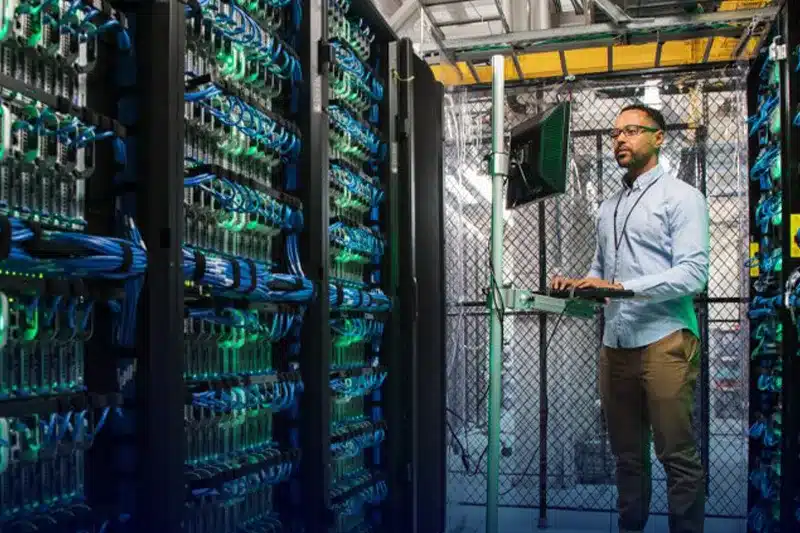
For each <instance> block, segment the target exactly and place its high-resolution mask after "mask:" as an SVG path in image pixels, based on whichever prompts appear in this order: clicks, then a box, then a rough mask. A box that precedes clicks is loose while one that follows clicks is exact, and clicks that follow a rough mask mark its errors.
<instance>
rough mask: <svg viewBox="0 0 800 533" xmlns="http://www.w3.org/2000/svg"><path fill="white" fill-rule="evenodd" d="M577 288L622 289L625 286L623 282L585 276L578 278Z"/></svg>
mask: <svg viewBox="0 0 800 533" xmlns="http://www.w3.org/2000/svg"><path fill="white" fill-rule="evenodd" d="M575 288H576V289H608V290H622V289H624V287H623V286H622V284H621V283H612V282H610V281H606V280H604V279H600V278H583V279H581V280H578V282H577V283H576V284H575Z"/></svg>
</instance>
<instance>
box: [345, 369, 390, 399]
mask: <svg viewBox="0 0 800 533" xmlns="http://www.w3.org/2000/svg"><path fill="white" fill-rule="evenodd" d="M386 376H387V374H386V372H373V373H370V374H364V375H361V376H352V377H346V378H334V379H331V390H332V391H333V392H335V393H336V394H338V395H340V396H342V397H344V398H357V397H361V396H366V395H367V394H370V393H371V392H373V391H376V390H378V389H380V388H381V387H382V386H383V382H384V381H386Z"/></svg>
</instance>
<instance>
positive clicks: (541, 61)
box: [431, 0, 769, 85]
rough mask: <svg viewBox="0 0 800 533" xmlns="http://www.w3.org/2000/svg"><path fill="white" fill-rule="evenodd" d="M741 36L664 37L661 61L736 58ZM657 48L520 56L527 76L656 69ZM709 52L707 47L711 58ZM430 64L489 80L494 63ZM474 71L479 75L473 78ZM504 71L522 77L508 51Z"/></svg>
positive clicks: (452, 81) (727, 7) (445, 72)
mask: <svg viewBox="0 0 800 533" xmlns="http://www.w3.org/2000/svg"><path fill="white" fill-rule="evenodd" d="M768 4H769V0H725V1H724V2H723V3H722V4H721V5H720V7H719V10H720V11H734V10H739V9H758V8H761V7H764V6H766V5H768ZM711 39H713V40H711ZM709 40H711V48H710V50H709V49H708V46H709ZM738 42H739V39H737V38H735V37H713V38H711V37H702V38H695V39H686V40H681V41H666V42H664V43H662V45H661V55H660V61H659V63H658V66H659V67H676V66H691V65H698V64H701V63H704V62H708V63H720V62H725V61H732V60H734V59H735V58H734V52H735V50H736V46H737V44H738ZM757 45H758V39H757V38H751V39H749V40H748V42H747V45H746V47H745V50H744V52H743V53H742V56H741V57H740V59H750V58H751V57H752V56H753V54H754V53H755V52H756V50H755V48H756V46H757ZM657 49H658V45H657V44H656V43H646V44H634V45H623V44H620V45H614V46H613V47H612V52H611V54H610V57H609V53H608V48H606V47H591V48H578V49H573V50H566V51H565V52H564V61H563V64H562V61H561V56H560V54H559V52H533V53H527V54H519V55H518V56H517V59H518V61H519V67H520V71H521V72H522V75H523V79H525V80H535V79H545V78H559V77H564V76H581V75H586V74H597V73H603V72H623V71H626V70H643V69H652V68H655V67H656V55H657ZM706 53H708V57H707V58H706ZM609 59H610V61H609ZM704 60H706V61H704ZM609 63H611V64H609ZM564 67H566V69H565V68H564ZM431 70H433V73H434V75H435V76H436V78H437V79H438V80H439V81H440V82H442V83H443V84H445V85H475V84H479V83H480V84H487V83H491V81H492V68H491V66H489V65H476V66H475V67H474V69H470V68H469V66H468V65H467V63H466V62H464V61H460V62H458V63H457V64H455V65H444V64H441V65H432V66H431ZM473 70H474V72H473ZM476 75H477V79H475V76H476ZM505 75H506V80H507V81H519V79H520V78H519V74H518V72H517V69H516V66H515V65H514V62H513V59H512V58H510V57H509V58H506V66H505Z"/></svg>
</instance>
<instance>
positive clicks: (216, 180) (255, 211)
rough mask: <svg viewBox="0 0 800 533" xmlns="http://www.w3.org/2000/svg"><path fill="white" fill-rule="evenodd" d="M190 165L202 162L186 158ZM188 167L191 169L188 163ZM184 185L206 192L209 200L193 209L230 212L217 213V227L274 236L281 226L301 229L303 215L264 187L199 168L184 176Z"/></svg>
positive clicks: (294, 229) (293, 229) (193, 205)
mask: <svg viewBox="0 0 800 533" xmlns="http://www.w3.org/2000/svg"><path fill="white" fill-rule="evenodd" d="M188 162H189V165H202V162H200V161H198V160H196V159H194V158H188ZM187 168H190V169H191V166H188V167H187ZM183 186H184V187H186V188H196V189H199V190H200V191H202V192H204V193H207V195H208V196H210V198H211V199H212V201H210V202H207V203H205V205H203V203H200V204H199V205H198V203H193V204H192V206H191V208H192V209H193V210H195V211H196V210H198V209H201V210H202V209H205V210H208V211H209V212H212V213H213V212H214V211H215V210H217V209H221V210H223V211H226V212H228V213H229V216H227V217H225V216H217V219H218V222H217V223H218V224H219V225H220V227H223V228H225V229H226V230H229V231H234V232H239V231H244V230H247V231H253V232H257V233H264V234H265V237H267V238H269V237H272V236H275V235H276V234H277V233H279V232H280V231H281V230H287V231H293V232H297V231H301V230H302V228H303V217H302V213H300V211H297V210H295V209H293V208H292V207H290V206H289V205H287V204H284V203H281V202H280V201H278V200H276V199H275V198H273V197H271V196H270V195H269V194H267V193H266V192H263V191H258V190H256V189H252V188H250V187H247V186H245V185H241V184H239V183H236V182H234V181H232V180H230V179H227V178H224V177H219V176H216V175H214V174H212V173H209V172H201V173H199V174H195V175H192V176H189V177H186V178H184V180H183Z"/></svg>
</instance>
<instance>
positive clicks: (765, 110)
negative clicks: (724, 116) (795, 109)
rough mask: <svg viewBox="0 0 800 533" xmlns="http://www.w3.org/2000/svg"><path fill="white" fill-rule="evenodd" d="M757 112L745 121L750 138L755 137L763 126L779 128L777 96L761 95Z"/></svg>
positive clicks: (778, 100)
mask: <svg viewBox="0 0 800 533" xmlns="http://www.w3.org/2000/svg"><path fill="white" fill-rule="evenodd" d="M759 100H760V104H759V106H758V112H757V113H756V114H755V115H753V116H752V117H749V118H748V119H747V122H748V124H750V136H751V137H752V136H753V135H755V134H756V133H757V132H758V131H759V130H760V129H761V128H762V127H763V126H764V125H765V124H767V123H768V122H771V123H772V126H771V127H772V128H780V114H779V109H778V104H779V103H780V101H781V97H780V95H778V94H774V95H769V94H767V95H763V96H762V97H760V99H759Z"/></svg>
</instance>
